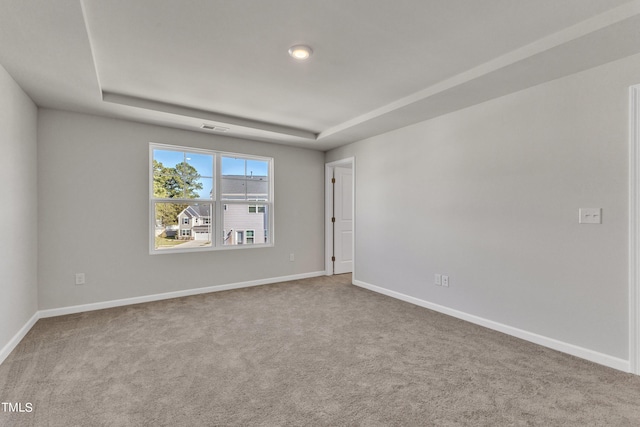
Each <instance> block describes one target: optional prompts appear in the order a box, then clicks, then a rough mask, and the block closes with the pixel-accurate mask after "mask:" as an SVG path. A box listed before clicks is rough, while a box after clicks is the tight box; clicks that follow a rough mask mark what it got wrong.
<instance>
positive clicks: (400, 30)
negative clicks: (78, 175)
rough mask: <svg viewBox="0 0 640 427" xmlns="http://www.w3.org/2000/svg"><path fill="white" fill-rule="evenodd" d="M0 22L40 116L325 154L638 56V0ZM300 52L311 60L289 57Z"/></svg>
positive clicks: (164, 0) (48, 9)
mask: <svg viewBox="0 0 640 427" xmlns="http://www.w3.org/2000/svg"><path fill="white" fill-rule="evenodd" d="M0 12H1V13H0V38H1V39H2V43H0V64H2V65H3V66H4V67H5V68H6V69H7V71H8V72H9V73H10V74H11V75H12V76H13V78H14V79H15V80H16V81H17V82H18V84H20V85H21V86H22V87H23V89H24V90H25V91H26V92H27V93H28V94H29V96H31V98H32V99H33V100H34V101H35V102H36V104H38V105H39V106H42V107H48V108H58V109H65V110H71V111H79V112H88V113H92V114H98V115H104V116H109V117H118V118H126V119H129V120H136V121H141V122H147V123H153V124H161V125H164V126H172V127H177V128H183V129H191V130H197V131H202V132H212V131H206V130H202V129H200V127H201V125H202V124H203V123H207V124H210V125H217V126H223V127H225V128H228V129H229V130H228V131H227V132H226V133H225V134H226V135H230V136H236V137H245V138H250V139H257V140H262V141H270V142H276V143H283V144H290V145H296V146H303V147H308V148H313V149H318V150H327V149H330V148H333V147H336V146H339V145H343V144H345V143H349V142H353V141H356V140H359V139H363V138H366V137H369V136H372V135H375V134H378V133H381V132H386V131H389V130H392V129H395V128H398V127H401V126H405V125H408V124H411V123H415V122H418V121H421V120H425V119H429V118H432V117H436V116H438V115H442V114H446V113H448V112H451V111H455V110H457V109H460V108H464V107H467V106H470V105H473V104H477V103H479V102H483V101H486V100H489V99H492V98H495V97H498V96H502V95H505V94H508V93H511V92H514V91H517V90H521V89H524V88H526V87H530V86H533V85H536V84H540V83H543V82H545V81H549V80H552V79H555V78H559V77H562V76H565V75H569V74H572V73H575V72H578V71H581V70H584V69H587V68H590V67H593V66H596V65H600V64H603V63H606V62H609V61H612V60H616V59H619V58H623V57H625V56H628V55H632V54H635V53H638V52H640V31H638V30H637V29H638V28H640V1H637V0H636V1H631V2H629V1H622V0H484V1H476V0H394V1H389V0H317V1H300V0H261V1H256V0H234V1H228V0H199V1H197V0H189V1H175V0H110V1H104V0H83V1H79V0H56V1H51V0H31V1H24V0H0ZM299 43H302V44H308V45H310V46H312V47H313V50H314V53H313V56H312V57H311V59H310V60H309V61H307V62H297V61H295V60H293V59H292V58H291V57H289V56H288V54H287V50H288V48H289V47H290V46H292V45H294V44H299ZM214 132H215V131H214Z"/></svg>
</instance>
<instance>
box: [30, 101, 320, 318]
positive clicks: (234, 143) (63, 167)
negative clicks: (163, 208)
mask: <svg viewBox="0 0 640 427" xmlns="http://www.w3.org/2000/svg"><path fill="white" fill-rule="evenodd" d="M38 135H39V138H38V168H39V169H38V171H39V177H38V190H39V215H38V218H39V219H38V222H39V227H40V235H39V238H40V240H39V266H38V271H39V277H40V280H39V293H38V299H39V307H40V309H50V308H58V307H66V306H72V305H78V304H86V303H92V302H101V301H109V300H114V299H120V298H128V297H135V296H144V295H151V294H157V293H163V292H170V291H178V290H185V289H193V288H199V287H207V286H215V285H222V284H230V283H238V282H244V281H249V280H256V279H263V278H272V277H282V276H288V275H294V274H302V273H310V272H317V271H322V270H324V263H323V251H324V235H323V206H324V205H323V203H324V199H323V173H324V166H323V165H324V153H321V152H317V151H312V150H305V149H299V148H291V147H285V146H282V145H274V144H268V143H260V142H254V141H246V140H241V139H234V138H228V137H224V136H216V135H213V136H212V135H206V134H203V133H199V132H188V131H181V130H176V129H169V128H164V127H159V126H152V125H144V124H139V123H133V122H127V121H122V120H113V119H106V118H100V117H96V116H90V115H82V114H75V113H67V112H61V111H57V110H40V114H39V117H38ZM149 142H156V143H165V144H175V145H183V146H189V147H200V148H211V149H215V150H222V151H230V152H236V153H243V154H254V155H259V156H271V157H274V167H275V173H274V176H275V247H273V248H253V249H243V250H227V251H209V252H199V253H183V254H162V255H149V253H148V252H149V237H148V232H149V202H148V197H149V194H148V182H149V181H148V180H149V171H148V156H149V146H148V143H149ZM291 252H293V253H295V262H290V261H289V253H291ZM76 272H83V273H85V274H86V280H87V284H86V285H83V286H76V285H75V284H74V274H75V273H76Z"/></svg>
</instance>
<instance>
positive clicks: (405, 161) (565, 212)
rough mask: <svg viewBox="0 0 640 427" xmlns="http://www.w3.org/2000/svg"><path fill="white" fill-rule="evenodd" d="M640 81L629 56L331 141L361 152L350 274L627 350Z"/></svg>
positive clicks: (556, 335) (342, 153)
mask: <svg viewBox="0 0 640 427" xmlns="http://www.w3.org/2000/svg"><path fill="white" fill-rule="evenodd" d="M638 83H640V56H634V57H629V58H627V59H624V60H621V61H617V62H614V63H610V64H607V65H604V66H601V67H598V68H595V69H591V70H588V71H585V72H582V73H579V74H575V75H572V76H569V77H566V78H563V79H559V80H556V81H553V82H550V83H547V84H544V85H540V86H537V87H533V88H530V89H527V90H524V91H521V92H518V93H515V94H511V95H508V96H505V97H502V98H499V99H495V100H492V101H489V102H486V103H483V104H480V105H477V106H473V107H470V108H467V109H464V110H461V111H458V112H455V113H451V114H448V115H446V116H442V117H439V118H436V119H433V120H429V121H425V122H421V123H419V124H416V125H413V126H409V127H406V128H402V129H399V130H396V131H393V132H389V133H387V134H384V135H379V136H376V137H373V138H370V139H367V140H363V141H359V142H357V143H354V144H351V145H349V146H346V147H342V148H338V149H335V150H333V151H330V152H328V153H327V156H326V161H334V160H338V159H341V158H345V157H349V156H355V157H356V174H357V176H356V243H355V247H356V266H355V269H356V275H357V276H356V277H355V279H356V280H360V281H362V282H365V283H368V284H372V285H377V286H379V287H382V288H386V289H389V290H393V291H396V292H400V293H403V294H406V295H409V296H412V297H416V298H419V299H422V300H425V301H428V302H432V303H436V304H440V305H443V306H445V307H448V308H452V309H456V310H460V311H462V312H465V313H468V314H472V315H476V316H480V317H482V318H485V319H488V320H492V321H495V322H499V323H502V324H504V325H507V326H511V327H515V328H519V329H522V330H525V331H528V332H532V333H536V334H539V335H542V336H545V337H549V338H553V339H556V340H560V341H563V342H565V343H569V344H573V345H577V346H580V347H583V348H586V349H590V350H593V351H597V352H600V353H603V354H607V355H610V356H613V357H617V358H621V359H628V336H627V334H628V279H627V274H628V260H627V256H628V248H627V245H628V161H629V160H628V104H629V86H630V85H633V84H638ZM580 207H601V208H602V209H603V224H602V225H579V224H578V221H577V219H578V208H580ZM434 273H441V274H448V275H449V276H450V287H449V288H443V287H437V286H435V285H433V275H434Z"/></svg>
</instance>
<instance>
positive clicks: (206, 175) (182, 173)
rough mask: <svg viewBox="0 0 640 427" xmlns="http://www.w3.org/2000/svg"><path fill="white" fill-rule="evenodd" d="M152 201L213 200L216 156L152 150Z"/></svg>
mask: <svg viewBox="0 0 640 427" xmlns="http://www.w3.org/2000/svg"><path fill="white" fill-rule="evenodd" d="M153 197H156V198H171V199H175V198H180V199H212V198H213V155H211V154H198V153H188V152H182V151H171V150H153Z"/></svg>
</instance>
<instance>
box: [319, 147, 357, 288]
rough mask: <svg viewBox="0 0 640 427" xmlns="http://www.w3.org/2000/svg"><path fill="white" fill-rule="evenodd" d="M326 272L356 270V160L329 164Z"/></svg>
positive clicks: (327, 179) (326, 198)
mask: <svg viewBox="0 0 640 427" xmlns="http://www.w3.org/2000/svg"><path fill="white" fill-rule="evenodd" d="M325 206H326V212H325V236H326V237H325V248H326V255H325V271H326V274H327V275H328V276H331V275H334V274H344V273H353V274H354V275H353V277H355V273H354V267H355V266H354V262H355V159H354V158H353V157H351V158H348V159H343V160H338V161H335V162H331V163H327V164H326V165H325Z"/></svg>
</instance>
